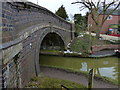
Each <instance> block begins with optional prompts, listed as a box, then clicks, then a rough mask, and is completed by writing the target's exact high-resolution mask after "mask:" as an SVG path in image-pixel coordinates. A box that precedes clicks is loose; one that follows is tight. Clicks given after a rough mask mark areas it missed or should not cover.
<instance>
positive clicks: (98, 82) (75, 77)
mask: <svg viewBox="0 0 120 90" xmlns="http://www.w3.org/2000/svg"><path fill="white" fill-rule="evenodd" d="M40 68H41V73H42V74H44V75H45V76H47V77H51V78H58V79H62V80H68V81H72V82H75V83H78V84H81V85H84V86H87V85H88V76H87V75H85V74H83V73H80V72H79V73H78V72H71V71H69V70H65V69H60V68H53V67H48V66H41V67H40ZM93 88H118V86H117V85H114V84H112V83H110V82H108V81H105V80H103V79H101V78H98V77H95V78H94V81H93Z"/></svg>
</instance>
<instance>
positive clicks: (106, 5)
mask: <svg viewBox="0 0 120 90" xmlns="http://www.w3.org/2000/svg"><path fill="white" fill-rule="evenodd" d="M77 3H79V4H80V5H81V7H80V9H81V10H83V9H86V8H87V9H88V10H89V13H90V15H91V18H92V19H93V21H94V23H95V25H96V27H97V31H96V37H97V38H99V36H100V31H101V29H102V26H103V24H104V22H105V21H106V20H107V18H108V17H109V15H111V14H112V13H113V12H114V11H115V10H116V9H118V8H119V7H120V2H119V0H77V1H76V2H73V3H72V4H77ZM100 9H102V14H103V16H102V21H99V16H100V14H101V13H99V10H100ZM109 9H110V11H109V12H108V10H109Z"/></svg>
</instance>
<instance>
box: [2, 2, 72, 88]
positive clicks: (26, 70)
mask: <svg viewBox="0 0 120 90" xmlns="http://www.w3.org/2000/svg"><path fill="white" fill-rule="evenodd" d="M27 6H30V7H31V8H27V7H25V4H24V3H19V2H3V3H2V15H1V16H0V17H1V18H2V24H1V27H2V47H3V48H2V49H3V52H5V54H4V55H7V57H5V56H4V57H2V61H3V62H5V60H6V62H5V63H4V64H2V67H1V68H0V70H1V69H2V70H1V72H2V80H0V81H1V82H2V87H4V88H16V87H24V86H25V85H26V83H27V82H28V81H29V80H30V78H31V77H33V76H36V75H38V74H39V72H40V66H39V49H40V45H41V42H42V40H43V38H44V37H45V36H46V35H47V34H48V33H50V32H54V33H56V34H57V35H59V36H60V37H61V38H62V40H63V42H64V43H65V46H67V44H68V43H69V42H70V40H71V39H72V38H73V37H74V35H73V33H74V31H73V27H74V25H72V24H71V23H68V22H66V21H65V20H63V19H61V18H60V17H58V16H56V15H55V14H53V13H52V12H50V11H49V10H47V9H45V8H42V7H40V6H37V5H34V4H32V3H27ZM20 43H21V44H20ZM19 44H20V46H18V47H19V48H20V49H15V48H14V46H15V45H19ZM21 47H22V48H21ZM0 48H1V47H0ZM14 49H15V50H16V51H15V52H17V53H15V52H14V51H13V50H14ZM0 79H1V78H0Z"/></svg>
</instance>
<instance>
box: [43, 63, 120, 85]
mask: <svg viewBox="0 0 120 90" xmlns="http://www.w3.org/2000/svg"><path fill="white" fill-rule="evenodd" d="M42 66H45V67H51V68H56V69H63V70H65V71H67V72H73V73H77V74H82V75H85V76H86V77H88V75H89V73H88V72H86V71H80V70H79V71H78V70H74V69H70V68H69V69H68V68H65V67H58V66H48V65H42ZM94 78H98V79H100V80H102V81H105V82H108V83H112V84H114V85H120V82H118V80H115V79H112V78H109V77H105V76H104V77H103V76H100V75H97V74H95V76H94Z"/></svg>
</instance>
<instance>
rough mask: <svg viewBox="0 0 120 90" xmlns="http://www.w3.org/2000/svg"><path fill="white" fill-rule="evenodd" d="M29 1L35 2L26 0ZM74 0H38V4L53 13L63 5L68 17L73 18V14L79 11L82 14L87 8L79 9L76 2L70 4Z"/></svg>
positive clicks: (35, 1)
mask: <svg viewBox="0 0 120 90" xmlns="http://www.w3.org/2000/svg"><path fill="white" fill-rule="evenodd" d="M28 1H30V2H33V3H35V4H37V0H28ZM75 1H76V0H38V5H40V6H42V7H45V8H47V9H48V10H50V11H52V12H53V13H55V11H57V10H58V8H59V7H60V6H61V5H63V6H64V7H65V10H66V12H67V14H68V16H69V18H70V19H72V18H73V16H74V14H77V13H81V14H82V15H85V14H86V11H87V10H84V11H80V9H79V7H80V5H78V4H71V3H72V2H75Z"/></svg>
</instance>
